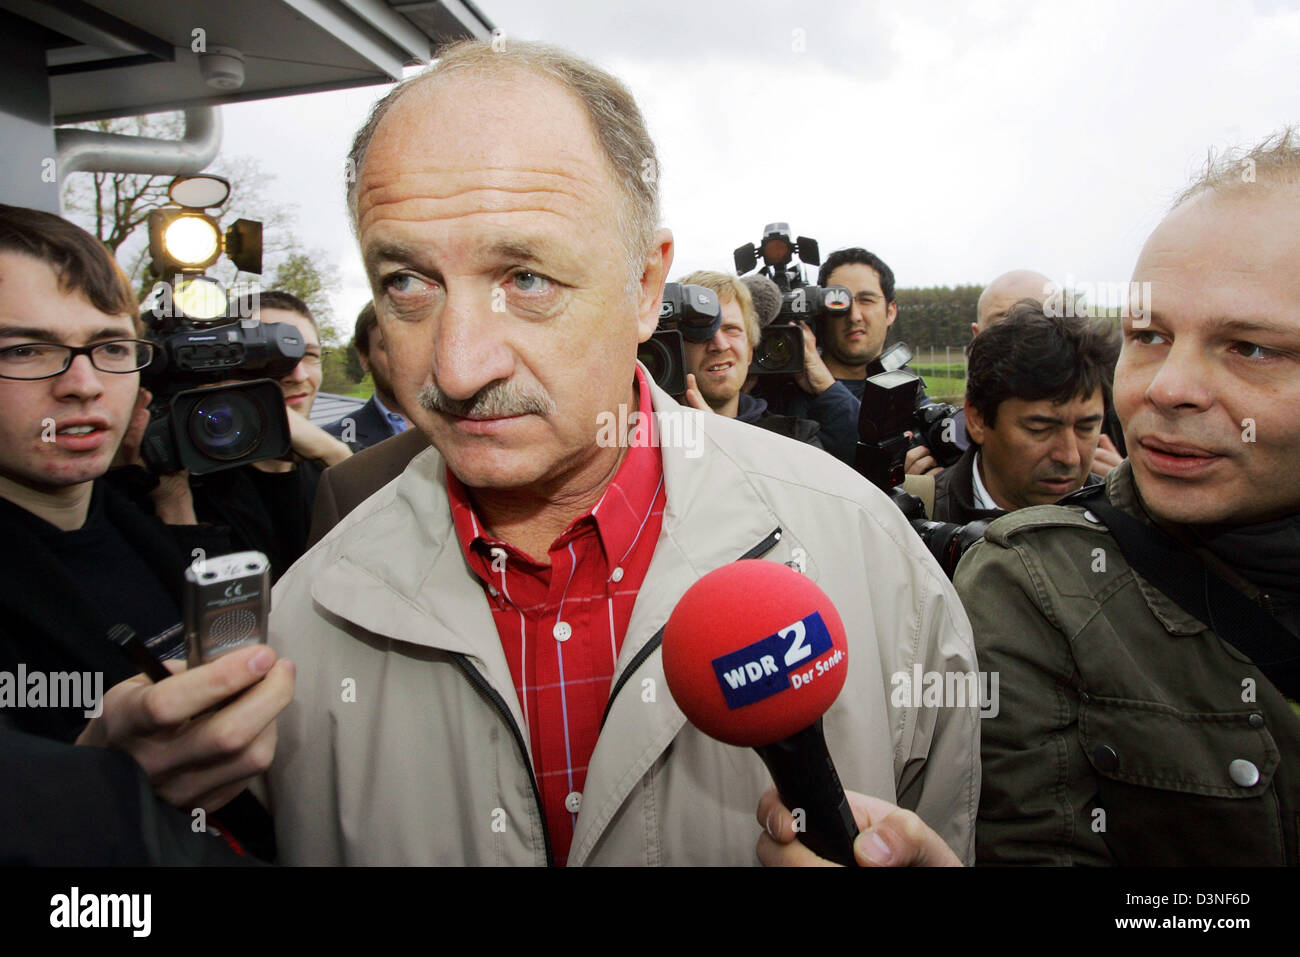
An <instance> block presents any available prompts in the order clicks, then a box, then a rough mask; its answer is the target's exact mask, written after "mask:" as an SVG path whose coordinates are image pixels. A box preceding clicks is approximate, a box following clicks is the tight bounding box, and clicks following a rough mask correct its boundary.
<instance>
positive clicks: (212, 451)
mask: <svg viewBox="0 0 1300 957" xmlns="http://www.w3.org/2000/svg"><path fill="white" fill-rule="evenodd" d="M265 431H266V419H265V417H264V416H263V414H262V410H261V409H260V408H258V407H257V405H256V404H254V403H253V402H250V401H249V400H248V398H247V397H246V396H244V395H241V394H240V393H238V392H218V393H215V394H214V395H211V396H204V397H203V398H202V399H200V400H199V401H198V402H196V403H195V405H194V408H193V409H192V410H191V411H190V415H189V433H190V440H191V441H193V443H194V446H195V448H197V449H198V450H199V452H201V453H202V454H204V455H206V456H208V457H209V458H213V459H217V460H219V461H222V462H229V461H233V460H235V459H239V458H242V457H243V456H245V455H247V454H249V453H250V452H252V451H253V450H254V449H255V448H256V447H257V444H258V443H259V442H260V441H261V440H262V435H263V433H264V432H265Z"/></svg>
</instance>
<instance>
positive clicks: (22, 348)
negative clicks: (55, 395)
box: [0, 339, 154, 379]
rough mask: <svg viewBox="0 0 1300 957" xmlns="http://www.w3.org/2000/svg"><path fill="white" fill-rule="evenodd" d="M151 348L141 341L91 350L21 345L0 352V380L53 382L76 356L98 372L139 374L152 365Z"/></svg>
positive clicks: (119, 342) (102, 345)
mask: <svg viewBox="0 0 1300 957" xmlns="http://www.w3.org/2000/svg"><path fill="white" fill-rule="evenodd" d="M153 353H154V345H153V343H152V342H146V341H145V340H143V339H109V340H107V341H106V342H96V343H95V344H94V345H93V346H65V345H63V344H61V343H58V342H22V343H19V344H18V345H16V346H5V348H3V349H0V379H53V378H54V377H55V376H56V375H62V374H63V373H65V372H67V371H68V366H70V365H72V360H73V359H75V358H76V357H77V356H86V357H88V358H89V359H90V364H91V365H93V366H94V367H95V368H96V369H98V370H99V371H100V372H114V373H121V374H125V373H128V372H139V371H140V370H141V369H143V368H144V367H145V366H147V365H148V364H149V363H151V362H153Z"/></svg>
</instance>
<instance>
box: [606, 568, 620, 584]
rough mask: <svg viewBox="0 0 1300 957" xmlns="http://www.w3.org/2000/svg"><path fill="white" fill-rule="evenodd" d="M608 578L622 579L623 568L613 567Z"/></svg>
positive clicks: (613, 579) (616, 580) (612, 579)
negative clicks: (612, 571)
mask: <svg viewBox="0 0 1300 957" xmlns="http://www.w3.org/2000/svg"><path fill="white" fill-rule="evenodd" d="M609 580H610V581H612V582H621V581H622V580H623V569H621V568H615V569H614V573H613V574H612V575H610V576H609Z"/></svg>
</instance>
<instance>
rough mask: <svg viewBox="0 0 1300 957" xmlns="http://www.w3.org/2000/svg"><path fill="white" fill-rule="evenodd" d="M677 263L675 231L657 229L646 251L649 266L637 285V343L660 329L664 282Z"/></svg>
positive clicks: (646, 265)
mask: <svg viewBox="0 0 1300 957" xmlns="http://www.w3.org/2000/svg"><path fill="white" fill-rule="evenodd" d="M672 266H673V234H672V232H671V231H670V230H667V229H657V230H655V235H654V241H653V242H651V244H650V248H649V249H648V250H646V256H645V269H644V270H643V271H642V273H641V279H640V282H639V284H638V285H637V323H636V329H637V336H636V341H637V342H645V341H646V340H647V339H649V338H650V337H651V336H652V335H654V331H655V329H657V328H659V304H660V303H661V302H663V298H664V281H665V280H667V278H668V270H670V269H671V268H672Z"/></svg>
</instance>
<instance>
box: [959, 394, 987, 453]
mask: <svg viewBox="0 0 1300 957" xmlns="http://www.w3.org/2000/svg"><path fill="white" fill-rule="evenodd" d="M964 408H965V410H966V434H967V435H969V436H970V440H971V441H972V442H974V443H975V444H976V445H983V444H984V432H985V430H986V429H987V428H988V426H987V425H985V424H984V416H982V415H980V411H979V409H977V408H975V406H973V405H971V403H970V399H967V400H966V404H965V406H964Z"/></svg>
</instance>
